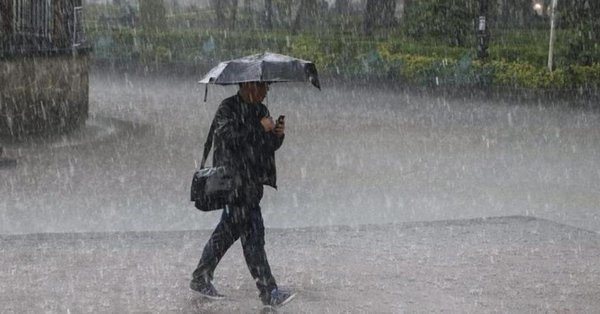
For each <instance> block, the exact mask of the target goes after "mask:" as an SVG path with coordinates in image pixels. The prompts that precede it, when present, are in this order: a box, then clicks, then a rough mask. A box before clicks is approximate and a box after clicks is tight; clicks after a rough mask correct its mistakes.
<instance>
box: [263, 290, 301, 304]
mask: <svg viewBox="0 0 600 314" xmlns="http://www.w3.org/2000/svg"><path fill="white" fill-rule="evenodd" d="M295 296H296V294H295V293H292V292H291V291H288V290H286V289H281V288H275V289H273V291H271V296H270V297H268V299H266V300H265V299H263V304H264V305H265V307H272V308H278V307H282V306H284V305H286V304H288V303H289V302H290V301H292V300H293V299H294V297H295Z"/></svg>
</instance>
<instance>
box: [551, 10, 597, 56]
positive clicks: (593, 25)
mask: <svg viewBox="0 0 600 314" xmlns="http://www.w3.org/2000/svg"><path fill="white" fill-rule="evenodd" d="M558 10H559V12H560V15H559V16H560V17H561V18H562V21H561V22H562V24H563V27H566V28H569V29H572V30H573V31H574V32H573V33H574V34H573V36H570V37H569V51H568V56H567V58H568V59H569V60H570V61H572V62H576V63H580V64H585V65H591V64H592V63H597V62H600V47H598V43H599V42H600V1H598V0H566V1H564V2H559V7H558Z"/></svg>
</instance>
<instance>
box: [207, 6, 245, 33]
mask: <svg viewBox="0 0 600 314" xmlns="http://www.w3.org/2000/svg"><path fill="white" fill-rule="evenodd" d="M211 6H212V7H213V9H214V10H215V14H216V25H217V27H219V28H227V29H232V30H233V29H235V24H236V18H237V10H238V0H211Z"/></svg>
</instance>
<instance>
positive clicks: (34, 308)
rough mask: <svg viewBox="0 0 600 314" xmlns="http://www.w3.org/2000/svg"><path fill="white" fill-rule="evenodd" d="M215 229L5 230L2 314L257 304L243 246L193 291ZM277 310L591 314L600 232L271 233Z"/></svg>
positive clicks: (597, 288) (517, 223)
mask: <svg viewBox="0 0 600 314" xmlns="http://www.w3.org/2000/svg"><path fill="white" fill-rule="evenodd" d="M208 236H209V232H208V231H171V232H126V233H84V234H64V233H63V234H34V235H24V236H22V235H16V236H0V241H1V242H2V246H1V249H0V250H1V254H0V264H1V265H3V267H2V268H0V304H2V312H3V313H44V312H45V313H48V312H51V313H87V312H90V313H133V312H135V313H142V312H143V313H257V312H259V313H261V312H263V313H264V311H262V306H261V304H260V302H259V300H258V293H257V291H256V288H255V286H254V283H253V281H252V278H251V276H250V274H249V272H248V269H247V267H246V265H245V264H244V258H243V254H242V249H241V246H240V244H239V242H238V243H236V244H234V246H233V247H232V248H231V249H230V250H229V251H228V252H227V254H226V255H225V257H224V258H223V260H222V261H221V263H220V264H219V266H218V268H217V271H216V272H215V281H214V283H215V286H216V287H217V289H219V291H220V292H221V293H223V294H225V295H227V298H226V299H225V300H222V301H208V300H205V299H203V298H201V297H200V296H199V295H198V294H197V293H196V292H194V291H191V290H190V289H189V288H188V285H189V279H190V276H191V272H192V271H193V269H194V268H195V266H196V263H197V261H198V258H199V255H200V253H201V249H202V246H203V244H204V242H205V241H206V240H207V238H208ZM266 242H267V247H266V248H267V254H268V255H269V260H270V263H271V267H272V269H273V272H274V274H275V276H276V278H277V280H278V283H279V285H281V286H286V287H288V288H290V289H293V290H294V291H296V292H297V293H298V296H297V298H296V299H295V300H294V301H292V302H291V303H289V304H288V305H286V306H285V307H284V308H282V309H280V311H279V312H281V313H432V312H433V313H439V312H450V313H490V312H500V313H534V312H537V313H593V312H596V311H597V310H598V308H600V299H599V298H598V295H599V294H600V285H599V284H598V283H599V282H600V267H598V263H597V262H598V259H599V258H600V236H598V234H597V233H593V232H589V231H585V230H581V229H577V228H573V227H569V226H565V225H561V224H557V223H554V222H551V221H547V220H540V219H535V218H531V217H522V216H520V217H519V216H514V217H499V218H490V219H473V220H457V221H437V222H412V223H400V224H384V225H377V226H375V225H369V226H357V227H347V226H346V227H344V226H338V227H309V228H299V229H269V230H267V237H266Z"/></svg>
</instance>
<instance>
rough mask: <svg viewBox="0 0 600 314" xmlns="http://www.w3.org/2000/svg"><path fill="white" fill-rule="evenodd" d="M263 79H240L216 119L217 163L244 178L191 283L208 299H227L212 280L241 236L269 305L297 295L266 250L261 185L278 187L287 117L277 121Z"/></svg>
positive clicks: (207, 246)
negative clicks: (280, 280) (279, 278)
mask: <svg viewBox="0 0 600 314" xmlns="http://www.w3.org/2000/svg"><path fill="white" fill-rule="evenodd" d="M268 89H269V85H268V83H265V82H244V83H240V84H239V91H238V93H237V94H236V95H234V96H232V97H229V98H227V99H225V100H224V101H223V102H222V103H221V104H220V106H219V108H218V109H217V113H216V115H215V118H214V120H213V122H212V123H213V127H214V154H213V166H225V167H226V168H228V169H231V170H232V172H233V173H234V175H235V176H236V178H239V179H240V181H241V188H240V189H239V190H238V196H237V198H236V199H235V200H233V201H232V202H231V204H228V205H227V206H226V207H225V208H224V209H223V212H222V215H221V220H220V221H219V223H218V225H217V227H216V228H215V230H214V232H213V233H212V235H211V237H210V239H209V240H208V242H207V243H206V245H205V247H204V250H203V252H202V257H201V258H200V262H199V263H198V266H197V267H196V270H195V271H194V272H193V274H192V280H191V282H190V288H191V289H192V290H195V291H197V292H199V293H200V294H201V295H202V296H204V297H207V298H210V299H222V298H224V296H223V295H221V294H220V293H219V292H218V291H217V290H216V288H215V287H214V286H213V284H212V280H213V274H214V271H215V269H216V267H217V265H218V263H219V261H220V260H221V258H222V257H223V256H224V255H225V252H227V250H228V249H229V248H230V247H231V245H232V244H233V243H234V242H235V241H237V240H238V239H240V240H241V241H242V248H243V250H244V258H245V260H246V264H247V265H248V269H249V270H250V274H251V275H252V277H253V278H254V280H255V281H256V287H257V288H258V291H259V297H260V300H261V301H262V303H263V304H264V305H265V306H271V307H279V306H282V305H284V304H286V303H287V302H289V301H290V300H292V299H293V298H294V297H295V294H294V293H291V292H290V291H289V290H287V289H283V288H280V287H278V286H277V283H276V281H275V278H274V276H273V274H272V273H271V268H270V266H269V262H268V261H267V255H266V252H265V248H264V245H265V227H264V224H263V218H262V214H261V208H260V201H261V199H262V196H263V185H268V186H271V187H273V188H277V182H276V169H275V151H276V150H277V149H279V147H281V145H282V144H283V139H284V137H285V122H284V120H283V117H280V119H278V121H277V123H275V121H273V118H272V117H271V116H270V114H269V110H268V109H267V107H266V106H265V105H264V104H263V103H262V101H263V100H264V99H265V97H266V96H267V92H268Z"/></svg>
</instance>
